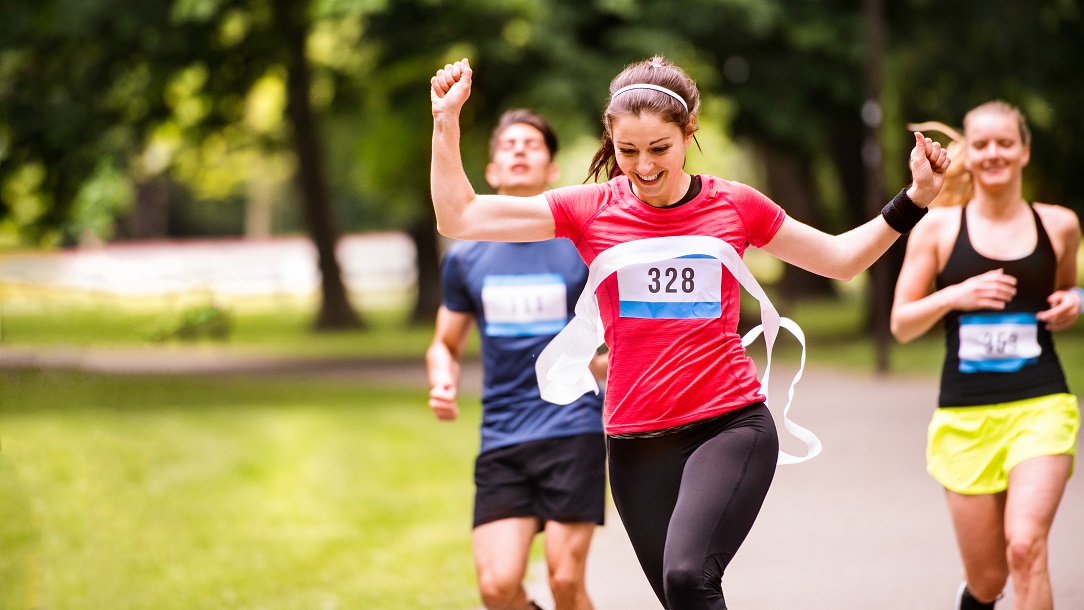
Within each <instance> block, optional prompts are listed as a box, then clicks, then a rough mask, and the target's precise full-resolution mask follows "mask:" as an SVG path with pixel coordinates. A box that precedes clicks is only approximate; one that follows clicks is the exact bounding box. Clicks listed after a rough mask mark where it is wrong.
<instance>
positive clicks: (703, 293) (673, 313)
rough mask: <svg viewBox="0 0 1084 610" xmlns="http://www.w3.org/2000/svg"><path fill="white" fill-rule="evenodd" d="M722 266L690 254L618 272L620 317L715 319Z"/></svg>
mask: <svg viewBox="0 0 1084 610" xmlns="http://www.w3.org/2000/svg"><path fill="white" fill-rule="evenodd" d="M722 278H723V265H722V263H720V262H719V259H717V258H714V257H711V256H708V255H706V254H705V255H698V254H694V255H690V256H683V257H680V258H671V259H667V260H663V261H659V262H656V263H645V264H638V265H629V266H627V267H622V268H621V269H618V270H617V286H618V294H619V295H620V299H621V317H623V318H669V319H680V318H718V317H719V316H720V315H722V288H721V286H722Z"/></svg>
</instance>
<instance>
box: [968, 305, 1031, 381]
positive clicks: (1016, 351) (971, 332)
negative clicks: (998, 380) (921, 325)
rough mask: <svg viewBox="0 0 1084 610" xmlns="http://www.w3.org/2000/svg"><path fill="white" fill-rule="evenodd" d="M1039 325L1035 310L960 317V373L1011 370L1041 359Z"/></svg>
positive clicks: (1003, 371)
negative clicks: (1032, 311)
mask: <svg viewBox="0 0 1084 610" xmlns="http://www.w3.org/2000/svg"><path fill="white" fill-rule="evenodd" d="M1042 353H1043V350H1042V348H1041V347H1039V325H1038V322H1037V321H1036V319H1035V314H1032V313H973V314H964V315H962V316H960V351H959V356H960V372H961V373H975V372H980V371H982V372H996V373H1011V372H1014V371H1019V370H1020V369H1022V368H1024V367H1025V366H1027V365H1029V364H1034V363H1035V362H1037V361H1038V359H1039V355H1040V354H1042Z"/></svg>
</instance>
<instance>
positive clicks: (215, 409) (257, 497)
mask: <svg viewBox="0 0 1084 610" xmlns="http://www.w3.org/2000/svg"><path fill="white" fill-rule="evenodd" d="M0 396H2V399H3V403H2V408H0V443H2V453H0V608H5V609H8V608H10V609H19V610H23V609H26V610H31V609H40V608H50V609H51V610H62V609H83V608H110V609H111V610H122V609H126V608H131V609H137V608H138V609H146V608H155V609H171V608H176V609H178V610H182V609H184V610H189V609H193V608H265V609H277V608H282V609H296V608H317V609H322V608H375V609H381V608H387V609H399V608H469V607H471V606H472V605H476V604H477V594H476V593H475V588H474V580H473V578H474V577H473V566H472V563H471V561H470V559H469V557H470V522H469V519H470V503H471V493H472V490H471V485H470V483H469V481H470V479H471V474H470V473H471V466H472V458H473V455H474V452H475V449H476V443H477V430H476V429H477V424H478V412H477V409H476V408H472V407H470V406H469V404H470V402H471V401H464V411H465V413H464V415H463V418H462V420H461V421H460V422H458V423H456V424H452V425H449V424H442V423H439V422H436V421H435V420H434V419H433V417H432V416H431V415H430V413H429V411H428V409H427V408H426V407H425V396H424V392H421V391H393V390H374V389H364V388H358V387H351V386H347V385H342V384H333V383H328V382H323V383H318V382H304V383H302V382H299V381H281V380H280V381H275V382H268V381H266V380H262V381H261V380H257V381H244V380H233V379H210V378H189V377H178V378H165V377H161V378H158V377H113V376H98V375H87V374H81V373H76V372H62V371H46V372H11V371H9V372H4V373H0Z"/></svg>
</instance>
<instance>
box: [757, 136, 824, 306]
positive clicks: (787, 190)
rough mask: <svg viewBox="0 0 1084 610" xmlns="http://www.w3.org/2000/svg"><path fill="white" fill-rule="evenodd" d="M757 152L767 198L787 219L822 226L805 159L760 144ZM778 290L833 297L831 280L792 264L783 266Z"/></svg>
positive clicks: (788, 294) (800, 295)
mask: <svg viewBox="0 0 1084 610" xmlns="http://www.w3.org/2000/svg"><path fill="white" fill-rule="evenodd" d="M758 151H759V153H760V157H761V159H762V161H763V163H764V167H765V168H766V170H767V174H768V194H769V195H770V196H771V198H772V199H773V200H775V202H776V203H778V204H779V205H781V206H783V207H784V208H785V209H786V210H787V215H788V216H790V217H791V218H794V219H795V220H800V221H802V222H804V223H806V224H808V225H810V226H814V227H821V226H824V224H823V222H822V218H821V215H820V202H819V197H818V196H817V189H816V186H815V185H814V184H813V176H812V173H811V172H810V169H809V163H808V161H807V160H806V159H804V158H802V157H801V156H799V155H796V154H794V153H792V152H787V151H784V150H782V149H779V148H776V147H774V146H761V147H758ZM779 292H780V294H781V295H782V297H783V298H784V299H787V300H794V299H801V298H803V297H813V296H833V297H834V296H836V290H835V287H834V286H833V285H832V282H831V280H829V279H828V278H826V277H823V276H820V275H817V274H815V273H810V272H808V271H806V270H804V269H799V268H798V267H795V266H793V265H786V266H785V267H784V268H783V279H782V283H781V285H780V286H779Z"/></svg>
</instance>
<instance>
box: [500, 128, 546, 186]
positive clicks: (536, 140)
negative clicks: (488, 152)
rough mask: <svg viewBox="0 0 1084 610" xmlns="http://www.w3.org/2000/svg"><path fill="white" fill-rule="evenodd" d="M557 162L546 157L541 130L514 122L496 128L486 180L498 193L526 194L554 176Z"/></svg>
mask: <svg viewBox="0 0 1084 610" xmlns="http://www.w3.org/2000/svg"><path fill="white" fill-rule="evenodd" d="M557 176H558V172H557V164H556V163H554V162H553V159H552V158H551V157H550V151H549V149H548V148H547V147H546V140H545V138H544V137H543V135H542V132H541V131H539V130H538V129H537V128H535V127H532V126H530V125H528V124H526V123H514V124H512V125H509V126H508V127H506V128H505V129H504V130H502V131H501V132H500V134H499V135H498V136H497V138H496V141H495V143H494V146H493V155H492V158H491V160H490V162H489V164H488V165H486V181H487V182H489V185H490V186H492V187H493V188H494V189H495V190H496V191H497V192H498V193H500V194H501V195H517V196H521V197H529V196H531V195H537V194H539V193H541V192H542V191H543V190H545V188H546V185H547V184H549V183H551V182H553V181H554V180H556V179H557Z"/></svg>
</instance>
